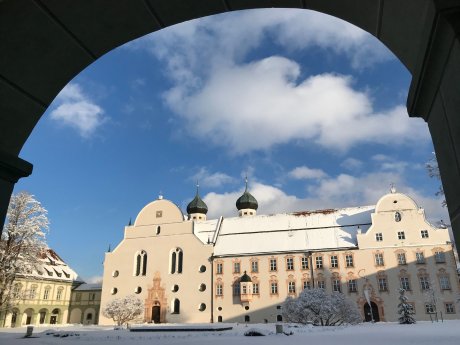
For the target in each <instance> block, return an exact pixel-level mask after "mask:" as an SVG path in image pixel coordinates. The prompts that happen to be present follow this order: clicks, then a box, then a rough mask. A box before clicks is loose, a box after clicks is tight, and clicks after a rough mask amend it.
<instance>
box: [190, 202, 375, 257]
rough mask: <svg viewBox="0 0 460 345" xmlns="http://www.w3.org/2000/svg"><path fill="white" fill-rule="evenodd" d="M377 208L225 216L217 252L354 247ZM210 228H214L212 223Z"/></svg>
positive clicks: (365, 207) (220, 230) (216, 245)
mask: <svg viewBox="0 0 460 345" xmlns="http://www.w3.org/2000/svg"><path fill="white" fill-rule="evenodd" d="M374 210H375V206H362V207H350V208H342V209H328V210H317V211H305V212H295V213H289V214H286V213H284V214H275V215H258V216H249V217H234V218H225V219H223V221H222V222H221V224H220V229H217V230H218V235H217V239H216V242H215V248H214V255H216V256H225V255H251V254H262V253H275V252H292V251H306V250H318V249H325V248H337V249H345V248H353V247H356V245H357V244H356V231H357V229H358V226H359V227H360V229H361V230H362V231H363V232H366V231H367V230H368V229H369V227H370V225H371V213H372V212H374ZM213 224H216V225H219V224H218V223H217V222H216V223H213ZM205 229H206V227H205V226H203V227H202V228H201V227H200V231H199V232H198V233H200V234H205V233H208V234H209V232H206V231H205ZM208 229H209V231H211V229H212V226H211V224H209V228H208ZM206 238H207V237H206Z"/></svg>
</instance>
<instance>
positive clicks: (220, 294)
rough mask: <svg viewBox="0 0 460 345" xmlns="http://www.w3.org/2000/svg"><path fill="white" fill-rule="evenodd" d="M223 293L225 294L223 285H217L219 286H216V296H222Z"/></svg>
mask: <svg viewBox="0 0 460 345" xmlns="http://www.w3.org/2000/svg"><path fill="white" fill-rule="evenodd" d="M222 293H223V287H222V284H217V285H216V295H217V296H222Z"/></svg>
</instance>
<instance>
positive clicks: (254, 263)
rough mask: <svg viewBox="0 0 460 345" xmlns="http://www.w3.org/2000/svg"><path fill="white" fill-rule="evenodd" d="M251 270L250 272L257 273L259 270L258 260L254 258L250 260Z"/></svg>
mask: <svg viewBox="0 0 460 345" xmlns="http://www.w3.org/2000/svg"><path fill="white" fill-rule="evenodd" d="M251 272H252V273H257V272H259V262H258V261H256V260H254V261H251Z"/></svg>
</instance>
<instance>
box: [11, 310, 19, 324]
mask: <svg viewBox="0 0 460 345" xmlns="http://www.w3.org/2000/svg"><path fill="white" fill-rule="evenodd" d="M17 318H18V313H17V312H16V311H13V314H12V315H11V327H15V326H16V320H17Z"/></svg>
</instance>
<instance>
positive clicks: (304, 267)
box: [301, 256, 308, 270]
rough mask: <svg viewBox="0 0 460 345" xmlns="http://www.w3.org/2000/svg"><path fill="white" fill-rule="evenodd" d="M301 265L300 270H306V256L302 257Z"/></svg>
mask: <svg viewBox="0 0 460 345" xmlns="http://www.w3.org/2000/svg"><path fill="white" fill-rule="evenodd" d="M301 263H302V269H303V270H308V256H302V258H301Z"/></svg>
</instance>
